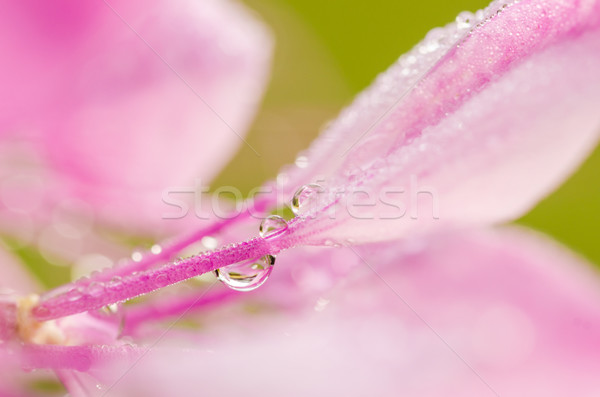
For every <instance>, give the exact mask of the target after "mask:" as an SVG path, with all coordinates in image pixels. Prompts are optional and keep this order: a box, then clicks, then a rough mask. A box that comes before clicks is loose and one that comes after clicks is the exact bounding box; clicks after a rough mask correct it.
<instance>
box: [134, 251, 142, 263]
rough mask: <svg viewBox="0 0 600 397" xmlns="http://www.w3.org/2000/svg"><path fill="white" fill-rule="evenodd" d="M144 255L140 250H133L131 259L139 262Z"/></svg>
mask: <svg viewBox="0 0 600 397" xmlns="http://www.w3.org/2000/svg"><path fill="white" fill-rule="evenodd" d="M143 257H144V256H143V255H142V253H141V252H140V251H133V252H132V254H131V260H132V261H134V262H140V261H141V260H142V258H143Z"/></svg>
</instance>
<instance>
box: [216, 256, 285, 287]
mask: <svg viewBox="0 0 600 397" xmlns="http://www.w3.org/2000/svg"><path fill="white" fill-rule="evenodd" d="M274 264H275V257H274V256H273V255H265V256H263V257H261V258H259V259H256V260H250V261H243V262H240V263H236V264H233V265H229V266H226V267H224V268H221V269H217V270H215V275H216V276H217V278H218V279H219V280H221V282H223V284H225V285H226V286H228V287H229V288H231V289H234V290H236V291H252V290H255V289H257V288H258V287H260V286H261V285H263V284H264V283H265V281H267V279H268V278H269V276H270V275H271V272H272V271H273V265H274Z"/></svg>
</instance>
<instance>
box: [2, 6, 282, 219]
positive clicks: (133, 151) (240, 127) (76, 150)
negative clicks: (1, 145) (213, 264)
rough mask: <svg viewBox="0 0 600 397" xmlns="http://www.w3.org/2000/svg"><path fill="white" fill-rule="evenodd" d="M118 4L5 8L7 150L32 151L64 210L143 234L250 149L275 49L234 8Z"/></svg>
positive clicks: (250, 19) (4, 119) (261, 30)
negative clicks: (247, 136) (94, 214)
mask: <svg viewBox="0 0 600 397" xmlns="http://www.w3.org/2000/svg"><path fill="white" fill-rule="evenodd" d="M108 4H110V5H107V4H105V3H104V2H96V3H81V2H76V1H68V0H64V1H57V2H52V3H49V4H46V5H40V4H38V3H37V2H31V1H25V2H19V3H11V4H7V5H6V6H5V8H4V10H3V13H2V16H1V17H0V19H1V22H0V26H1V27H0V37H1V38H0V52H1V53H4V54H9V55H7V56H6V57H4V58H5V60H6V62H3V65H2V69H3V73H2V76H3V77H2V78H1V79H2V86H3V87H4V89H3V92H4V94H3V96H0V109H2V110H3V111H2V113H1V114H2V116H1V117H0V130H1V131H2V132H1V133H0V136H4V139H11V140H12V141H14V140H21V141H22V140H28V141H29V143H30V145H31V146H33V149H34V153H35V156H37V157H38V158H41V160H42V162H41V164H39V167H41V168H42V169H43V168H44V167H49V168H50V170H51V171H52V172H50V174H49V175H43V176H44V177H45V178H47V179H46V180H45V184H46V188H47V189H51V188H53V190H52V191H51V194H50V198H51V199H52V200H53V201H59V202H60V201H61V200H64V199H65V198H66V197H72V196H75V197H77V198H79V199H82V200H85V201H86V202H87V203H88V204H91V205H92V206H93V207H94V208H95V209H96V210H97V211H98V213H99V214H100V218H101V219H102V220H103V222H107V223H114V224H116V225H119V226H125V227H127V228H131V227H132V226H133V225H136V224H138V223H142V224H143V225H144V224H148V223H151V224H152V223H153V224H156V223H157V222H160V221H161V216H162V214H163V213H165V212H169V210H170V209H171V208H170V207H169V206H167V205H166V204H165V203H164V202H163V201H162V197H163V196H162V194H163V192H164V191H165V190H166V189H169V188H179V189H180V190H181V188H185V189H187V193H185V194H187V195H188V196H191V193H190V192H189V190H190V189H193V188H194V187H195V184H194V181H195V179H199V180H201V181H202V183H203V185H204V186H206V185H208V183H209V182H210V180H211V179H212V178H213V177H214V176H215V174H216V173H217V172H218V171H219V170H220V169H221V167H222V166H223V165H224V164H225V163H226V162H227V160H228V159H229V158H230V156H231V155H232V154H233V153H234V151H235V150H236V148H237V147H239V146H240V145H241V144H243V143H242V141H243V134H244V133H245V131H246V129H247V127H248V124H249V122H250V121H251V118H252V116H253V114H254V111H255V109H256V107H257V105H258V99H259V97H260V95H261V93H262V91H263V89H264V86H265V82H266V79H267V71H268V63H269V56H270V49H271V41H270V37H269V35H268V34H267V32H266V31H265V29H264V27H263V26H262V25H261V24H260V23H258V22H257V21H256V20H255V19H254V18H253V17H252V16H250V15H249V14H248V13H247V11H246V10H245V9H243V8H242V7H241V6H239V5H238V4H237V3H234V2H229V1H201V2H197V1H185V2H183V3H181V2H180V3H178V4H177V5H173V4H172V3H170V2H167V1H163V0H154V1H151V2H139V1H138V2H134V3H131V2H122V1H111V2H108ZM44 174H47V172H44ZM189 198H190V199H191V197H189Z"/></svg>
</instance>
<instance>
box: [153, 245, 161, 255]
mask: <svg viewBox="0 0 600 397" xmlns="http://www.w3.org/2000/svg"><path fill="white" fill-rule="evenodd" d="M150 252H152V253H153V254H154V255H158V254H160V253H161V252H162V247H161V246H160V245H158V244H154V245H153V246H152V247H150Z"/></svg>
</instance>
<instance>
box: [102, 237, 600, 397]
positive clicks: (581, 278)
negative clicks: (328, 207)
mask: <svg viewBox="0 0 600 397" xmlns="http://www.w3.org/2000/svg"><path fill="white" fill-rule="evenodd" d="M344 250H346V251H349V252H352V251H351V250H352V248H345V249H341V250H340V252H341V251H344ZM356 252H357V253H358V255H360V256H361V257H362V258H364V259H365V260H366V262H367V263H368V265H367V264H365V263H364V262H363V261H362V260H361V259H359V256H357V255H354V254H352V256H353V257H354V260H356V261H357V262H360V263H361V264H362V265H361V267H360V268H358V269H356V271H355V272H353V274H352V275H351V276H350V277H349V278H347V279H346V280H345V281H344V282H343V283H342V284H338V286H337V287H336V288H334V289H333V290H331V291H330V292H329V293H323V294H322V295H320V299H316V298H315V300H314V301H305V304H309V306H304V309H300V310H298V311H295V312H291V313H279V314H278V313H277V312H269V311H266V312H263V313H261V312H258V313H255V314H253V315H250V316H249V315H248V314H247V311H246V312H244V309H243V308H244V306H243V305H242V306H241V307H240V310H239V311H235V310H231V309H228V310H227V314H228V315H227V316H226V317H225V318H224V321H225V323H224V324H217V323H215V321H214V320H215V318H214V317H209V318H210V319H211V321H210V322H208V323H205V325H206V327H203V328H202V331H194V332H193V333H191V334H190V336H189V338H191V339H192V340H193V339H196V340H198V342H197V344H196V348H195V349H193V350H192V349H188V350H186V352H185V354H183V353H181V352H179V353H177V352H175V351H172V350H171V349H172V348H171V347H170V346H172V345H177V344H180V343H182V339H179V338H182V333H181V332H178V331H176V330H173V334H172V335H171V334H168V335H167V336H166V337H165V338H163V339H161V342H160V344H159V345H157V346H156V347H155V348H154V349H152V350H151V351H150V352H149V354H147V355H146V356H145V357H144V358H143V359H141V360H140V361H139V362H138V363H137V365H135V367H133V368H132V369H131V370H130V371H129V372H128V373H127V375H126V376H124V377H123V378H121V379H120V380H119V382H118V383H117V384H116V385H114V387H112V388H111V395H116V396H121V395H133V394H144V395H164V394H169V393H173V394H177V395H194V394H197V393H198V391H199V390H202V392H203V393H207V394H218V395H222V396H233V395H239V394H241V393H258V392H260V394H262V395H292V396H295V395H307V394H310V393H311V392H312V391H315V390H319V393H327V394H335V395H340V394H343V395H374V394H377V395H419V396H434V395H436V396H437V395H461V396H471V395H472V396H485V395H495V394H498V395H521V394H524V393H526V394H528V395H547V396H564V395H569V394H573V395H594V394H595V393H598V392H600V382H598V380H597V376H596V374H597V373H598V370H600V363H599V362H598V360H597V357H596V352H597V351H598V349H599V348H600V337H599V336H598V335H599V334H598V332H597V331H598V329H599V328H600V309H598V308H599V307H600V306H599V305H598V304H599V303H600V292H598V291H599V290H598V285H599V284H598V283H599V281H600V280H599V279H598V275H597V274H595V273H593V272H592V271H591V270H590V268H589V267H588V265H587V264H585V263H582V261H581V260H579V259H577V258H574V257H573V256H572V255H570V254H569V253H567V252H565V251H564V250H563V249H562V248H559V247H556V246H553V243H551V242H549V241H546V240H545V239H543V238H540V237H536V236H533V235H531V234H529V233H525V232H523V231H519V230H510V229H509V230H504V231H501V232H488V233H474V232H470V233H457V232H452V233H443V234H439V235H437V236H435V237H431V238H429V239H423V240H414V241H412V242H409V243H402V242H396V243H393V244H380V245H377V246H368V247H363V248H361V249H360V251H356ZM300 257H301V256H296V260H299V258H300ZM305 260H310V261H315V260H319V256H318V255H317V256H313V257H311V256H307V257H305ZM295 265H296V266H303V265H305V263H304V261H302V262H299V263H298V262H296V263H295ZM324 265H326V264H324ZM316 296H319V295H315V297H316ZM244 313H246V314H244ZM202 316H203V318H205V316H206V315H205V314H203V315H202ZM234 325H235V326H234ZM199 332H200V334H198V333H199ZM211 335H213V336H214V337H211ZM183 343H184V342H183ZM148 374H153V375H152V377H148ZM120 375H122V372H119V371H116V373H114V374H113V376H115V379H116V378H118V377H120ZM109 384H112V383H109Z"/></svg>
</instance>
